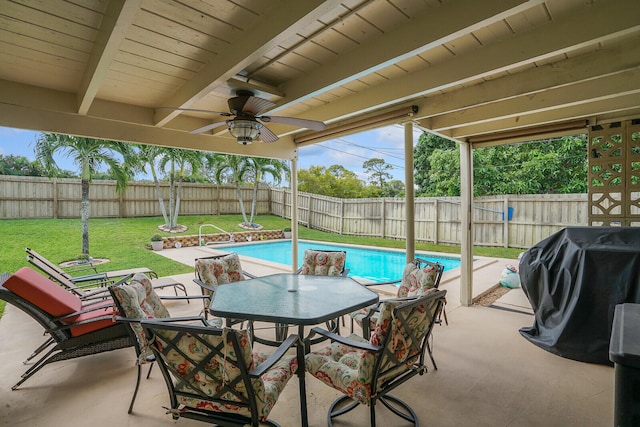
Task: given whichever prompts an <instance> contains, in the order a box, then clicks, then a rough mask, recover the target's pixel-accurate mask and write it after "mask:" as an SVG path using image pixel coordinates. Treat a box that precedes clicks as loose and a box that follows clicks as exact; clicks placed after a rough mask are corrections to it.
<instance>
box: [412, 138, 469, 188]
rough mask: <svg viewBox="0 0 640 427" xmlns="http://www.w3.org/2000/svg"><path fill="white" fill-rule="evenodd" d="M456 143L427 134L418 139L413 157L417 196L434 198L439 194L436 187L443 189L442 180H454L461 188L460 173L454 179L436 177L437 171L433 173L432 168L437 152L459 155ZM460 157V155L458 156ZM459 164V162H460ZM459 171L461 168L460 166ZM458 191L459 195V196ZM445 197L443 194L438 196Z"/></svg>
mask: <svg viewBox="0 0 640 427" xmlns="http://www.w3.org/2000/svg"><path fill="white" fill-rule="evenodd" d="M457 148H458V147H457V146H456V143H455V142H453V141H450V140H448V139H446V138H442V137H440V136H437V135H433V134H430V133H427V132H424V133H423V134H422V135H420V138H419V139H418V143H417V144H416V146H415V148H414V149H413V157H414V182H415V184H416V186H417V187H418V190H417V191H416V193H417V195H421V196H434V195H436V194H438V193H439V192H437V191H436V187H442V182H441V180H440V179H441V178H446V180H447V181H448V180H449V179H450V178H454V179H456V178H457V180H458V184H457V187H458V188H459V187H460V173H459V172H458V173H457V174H455V176H453V177H447V176H444V177H436V176H433V174H434V173H436V174H437V171H433V170H432V169H433V167H432V156H433V155H434V154H435V153H436V151H448V152H449V153H448V154H456V155H457V153H458V150H457ZM458 157H459V155H458ZM458 163H459V160H458ZM458 169H459V166H458ZM459 194H460V192H459V191H458V193H457V194H455V195H459ZM438 195H443V194H438Z"/></svg>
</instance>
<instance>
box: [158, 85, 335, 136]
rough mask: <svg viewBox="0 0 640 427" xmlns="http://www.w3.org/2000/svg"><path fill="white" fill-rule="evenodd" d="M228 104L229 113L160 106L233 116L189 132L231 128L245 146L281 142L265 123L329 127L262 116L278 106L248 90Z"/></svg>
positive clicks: (316, 128) (293, 119) (321, 128)
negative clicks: (264, 112) (258, 142)
mask: <svg viewBox="0 0 640 427" xmlns="http://www.w3.org/2000/svg"><path fill="white" fill-rule="evenodd" d="M227 103H228V104H229V111H230V112H229V113H226V112H222V111H211V110H198V109H193V108H174V107H160V108H170V109H172V110H178V111H194V112H200V113H215V114H220V115H221V116H224V117H232V116H235V117H233V118H232V119H229V120H225V121H222V122H215V123H211V124H210V125H206V126H203V127H201V128H198V129H195V130H192V131H191V132H189V133H192V134H195V133H204V132H207V131H210V130H211V129H215V128H217V127H220V126H223V125H227V127H228V128H229V133H231V135H233V136H234V137H235V138H236V140H237V141H238V143H240V144H242V145H247V144H251V143H252V142H253V141H254V140H255V139H258V138H259V139H260V140H261V141H262V142H275V141H277V140H278V136H277V135H276V134H275V133H273V132H271V130H269V128H268V127H266V126H265V125H264V124H263V123H280V124H283V125H291V126H297V127H301V128H307V129H312V130H323V129H324V128H325V124H324V123H323V122H320V121H316V120H307V119H299V118H296V117H282V116H260V115H259V114H260V113H261V112H263V111H266V110H268V109H270V108H273V107H275V105H276V104H274V103H273V102H271V101H269V100H268V99H264V98H259V97H257V96H254V94H253V92H251V91H248V90H238V91H237V92H236V96H235V97H233V98H230V99H229V100H228V101H227Z"/></svg>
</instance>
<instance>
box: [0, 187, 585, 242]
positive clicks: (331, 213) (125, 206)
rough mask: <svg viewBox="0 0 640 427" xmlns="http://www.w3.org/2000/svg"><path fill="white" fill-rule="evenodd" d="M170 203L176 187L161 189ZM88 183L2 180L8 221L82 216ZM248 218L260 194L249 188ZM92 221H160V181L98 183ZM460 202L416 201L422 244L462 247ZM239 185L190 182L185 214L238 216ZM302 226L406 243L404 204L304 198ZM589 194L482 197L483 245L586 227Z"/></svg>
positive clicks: (245, 191)
mask: <svg viewBox="0 0 640 427" xmlns="http://www.w3.org/2000/svg"><path fill="white" fill-rule="evenodd" d="M160 188H161V192H162V196H163V198H164V200H165V203H166V201H167V200H168V199H169V186H168V184H165V183H162V184H160ZM80 190H81V189H80V180H78V179H49V178H42V177H15V176H5V175H0V219H13V218H78V217H79V216H80ZM241 194H242V199H243V203H244V205H245V209H246V211H247V212H249V211H250V209H251V200H252V196H253V188H250V187H242V188H241ZM90 199H91V204H90V210H91V212H90V215H91V217H92V218H99V217H145V216H160V215H161V212H160V207H159V203H158V198H157V195H156V190H155V187H154V185H153V183H145V182H135V183H131V184H130V185H129V186H128V187H127V189H126V191H125V192H124V193H123V194H122V195H120V196H119V195H117V194H116V192H115V182H114V181H102V180H95V181H93V182H92V184H91V190H90ZM460 208H461V206H460V199H459V198H458V197H439V198H434V197H424V198H416V199H415V238H416V241H418V242H427V243H437V244H452V245H457V244H460V238H461V229H460ZM238 213H240V203H239V201H238V197H237V192H236V188H235V186H232V185H229V186H216V185H211V184H192V183H185V184H183V188H182V196H181V202H180V215H218V214H238ZM257 213H258V214H261V215H264V214H273V215H277V216H281V217H283V218H290V217H291V215H290V214H291V192H290V190H284V189H269V188H266V187H261V188H260V189H259V190H258V203H257ZM298 220H299V223H300V224H302V225H305V226H308V227H309V228H314V229H318V230H323V231H329V232H332V233H338V234H345V235H359V236H371V237H382V238H390V239H404V238H405V226H406V224H405V202H404V199H395V198H378V199H339V198H335V197H325V196H318V195H315V194H308V193H298ZM587 223H588V199H587V195H586V194H555V195H522V196H520V195H508V196H496V197H479V198H476V199H474V208H473V227H474V228H473V232H474V241H475V244H477V245H479V246H501V247H514V248H527V247H529V246H531V245H533V244H535V243H536V242H538V241H540V240H542V239H544V238H546V237H547V236H549V235H551V234H552V233H554V232H555V231H558V230H560V229H562V228H564V227H568V226H586V225H587Z"/></svg>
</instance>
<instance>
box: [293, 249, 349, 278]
mask: <svg viewBox="0 0 640 427" xmlns="http://www.w3.org/2000/svg"><path fill="white" fill-rule="evenodd" d="M346 259H347V254H346V253H345V252H343V251H336V252H325V251H316V250H313V249H307V250H306V251H304V257H303V259H302V268H301V269H300V274H307V275H315V276H340V275H342V272H343V271H344V266H345V262H346Z"/></svg>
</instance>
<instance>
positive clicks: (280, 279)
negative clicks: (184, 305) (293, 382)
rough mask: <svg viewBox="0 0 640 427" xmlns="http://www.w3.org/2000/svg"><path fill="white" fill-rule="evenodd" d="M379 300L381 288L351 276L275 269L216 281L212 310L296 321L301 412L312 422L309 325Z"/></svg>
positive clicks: (266, 319) (248, 317) (249, 317)
mask: <svg viewBox="0 0 640 427" xmlns="http://www.w3.org/2000/svg"><path fill="white" fill-rule="evenodd" d="M376 302H378V294H376V293H375V292H373V291H371V290H369V289H367V288H366V287H364V286H362V285H360V284H359V283H358V282H356V281H355V280H353V279H351V278H349V277H342V276H308V275H299V274H273V275H271V276H264V277H258V278H255V279H249V280H242V281H240V282H234V283H230V284H228V285H223V286H218V288H217V289H216V291H215V293H214V296H213V300H212V301H211V305H210V306H209V311H210V312H211V313H212V314H214V315H216V316H220V317H226V318H228V319H240V320H257V321H263V322H271V323H276V324H291V325H298V336H299V337H300V341H299V344H298V351H297V358H298V383H299V387H300V416H301V424H302V426H303V427H307V426H308V425H309V422H308V417H307V396H306V388H305V379H304V374H305V371H304V354H305V352H306V350H307V348H308V345H309V341H308V340H307V339H305V338H304V327H305V325H317V324H319V323H323V322H326V321H328V320H331V319H335V318H337V317H339V316H342V315H343V314H347V313H350V312H352V311H354V310H357V309H359V308H362V307H366V306H368V305H371V304H374V303H376Z"/></svg>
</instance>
